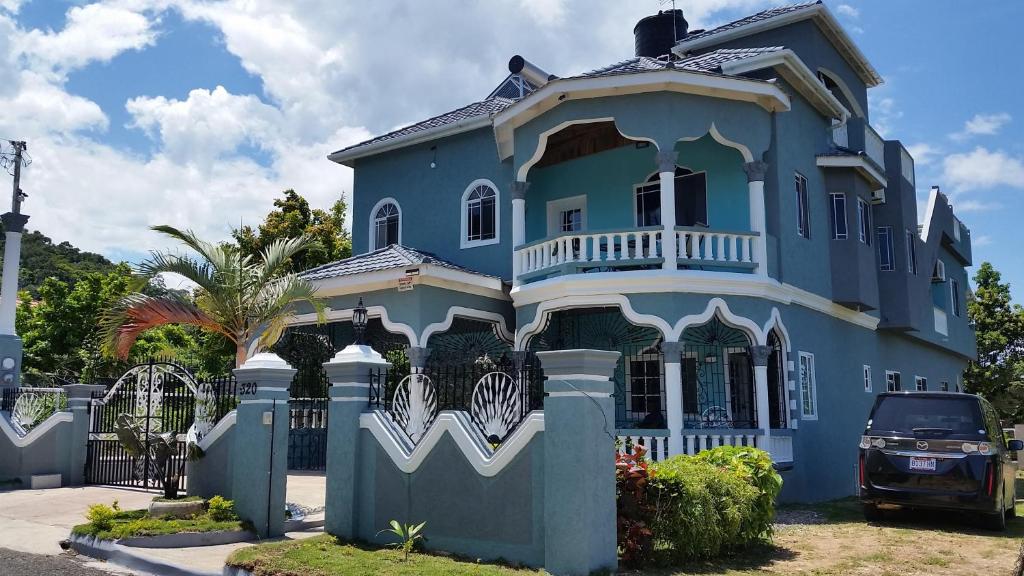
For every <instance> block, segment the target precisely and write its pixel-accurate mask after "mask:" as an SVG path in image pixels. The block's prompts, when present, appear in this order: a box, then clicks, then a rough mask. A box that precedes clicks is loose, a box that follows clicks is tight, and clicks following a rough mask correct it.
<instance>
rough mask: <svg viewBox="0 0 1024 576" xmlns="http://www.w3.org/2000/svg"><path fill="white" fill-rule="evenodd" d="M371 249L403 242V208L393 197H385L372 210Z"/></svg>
mask: <svg viewBox="0 0 1024 576" xmlns="http://www.w3.org/2000/svg"><path fill="white" fill-rule="evenodd" d="M370 240H371V246H370V249H371V250H379V249H381V248H385V247H387V246H390V245H391V244H401V243H402V210H401V208H399V207H398V202H396V201H395V200H394V199H393V198H385V199H383V200H381V201H380V202H378V203H377V205H376V206H374V207H373V210H372V211H371V212H370Z"/></svg>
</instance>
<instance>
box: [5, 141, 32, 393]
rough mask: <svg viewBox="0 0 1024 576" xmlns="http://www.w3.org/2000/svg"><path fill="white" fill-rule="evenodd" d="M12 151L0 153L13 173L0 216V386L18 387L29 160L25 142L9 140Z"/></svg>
mask: <svg viewBox="0 0 1024 576" xmlns="http://www.w3.org/2000/svg"><path fill="white" fill-rule="evenodd" d="M10 144H11V147H12V149H13V152H11V153H4V154H0V164H2V165H4V167H6V168H8V169H9V170H10V171H11V175H12V176H14V188H13V191H12V194H11V211H10V212H7V213H5V214H3V215H0V221H2V222H3V225H4V235H5V239H6V242H5V244H4V267H3V279H2V280H0V388H3V387H6V386H17V385H18V380H19V375H20V373H21V358H22V348H21V339H20V338H18V334H17V331H16V330H15V326H14V318H15V311H16V309H17V301H18V268H19V267H20V262H21V235H22V233H23V232H24V231H25V224H26V223H27V222H28V216H26V215H25V214H22V213H21V202H22V200H24V199H25V198H26V197H27V195H26V194H25V193H24V192H22V191H21V168H22V166H27V165H28V163H29V162H30V160H28V159H27V158H26V155H25V151H26V150H27V149H28V146H27V145H26V143H25V142H24V141H16V140H11V141H10Z"/></svg>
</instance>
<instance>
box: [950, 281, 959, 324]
mask: <svg viewBox="0 0 1024 576" xmlns="http://www.w3.org/2000/svg"><path fill="white" fill-rule="evenodd" d="M949 295H950V300H949V303H950V307H951V308H952V309H953V315H954V316H960V282H959V281H958V280H957V279H956V278H950V279H949Z"/></svg>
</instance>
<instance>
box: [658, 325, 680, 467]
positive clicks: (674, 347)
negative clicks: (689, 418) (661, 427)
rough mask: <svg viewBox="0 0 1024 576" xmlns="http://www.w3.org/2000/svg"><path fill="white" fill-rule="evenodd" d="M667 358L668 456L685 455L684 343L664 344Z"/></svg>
mask: <svg viewBox="0 0 1024 576" xmlns="http://www.w3.org/2000/svg"><path fill="white" fill-rule="evenodd" d="M661 352H662V354H663V355H664V357H665V420H666V423H665V425H666V426H668V454H669V456H676V455H678V454H682V453H683V366H682V361H683V343H682V342H662V343H661Z"/></svg>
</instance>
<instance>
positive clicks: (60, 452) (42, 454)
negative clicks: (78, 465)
mask: <svg viewBox="0 0 1024 576" xmlns="http://www.w3.org/2000/svg"><path fill="white" fill-rule="evenodd" d="M0 418H5V419H6V418H8V415H7V413H2V414H0ZM51 418H52V416H51ZM72 441H73V438H72V423H71V422H59V423H57V425H55V426H54V427H53V428H51V429H49V430H47V431H45V432H44V433H43V434H42V435H41V436H39V437H37V438H35V440H33V441H32V442H31V443H30V444H28V445H27V446H16V445H15V444H14V443H13V442H11V440H10V439H9V438H8V437H7V435H6V434H4V433H0V482H4V481H8V480H20V481H21V485H20V486H21V487H22V488H28V487H29V486H30V483H31V478H32V476H33V475H35V474H60V475H61V484H62V485H63V486H67V485H69V484H71V483H72V473H71V469H70V464H71V460H72V458H71V447H72ZM79 474H81V471H79Z"/></svg>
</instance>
